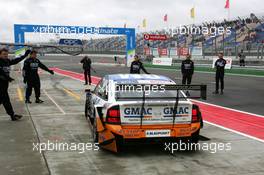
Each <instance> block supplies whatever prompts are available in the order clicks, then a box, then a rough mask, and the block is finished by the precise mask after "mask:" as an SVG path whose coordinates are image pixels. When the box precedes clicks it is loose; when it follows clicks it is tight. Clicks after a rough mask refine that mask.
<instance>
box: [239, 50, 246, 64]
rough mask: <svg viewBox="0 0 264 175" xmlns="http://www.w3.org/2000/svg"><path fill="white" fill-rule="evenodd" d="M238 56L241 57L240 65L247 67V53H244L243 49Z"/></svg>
mask: <svg viewBox="0 0 264 175" xmlns="http://www.w3.org/2000/svg"><path fill="white" fill-rule="evenodd" d="M238 57H239V65H240V67H241V66H244V67H245V65H246V64H245V59H246V55H245V54H244V51H243V50H241V52H240V53H239V54H238Z"/></svg>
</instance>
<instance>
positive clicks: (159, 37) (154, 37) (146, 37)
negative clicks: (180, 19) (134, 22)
mask: <svg viewBox="0 0 264 175" xmlns="http://www.w3.org/2000/svg"><path fill="white" fill-rule="evenodd" d="M167 39H168V38H167V35H155V34H144V40H148V41H149V40H152V41H158V40H159V41H165V40H167Z"/></svg>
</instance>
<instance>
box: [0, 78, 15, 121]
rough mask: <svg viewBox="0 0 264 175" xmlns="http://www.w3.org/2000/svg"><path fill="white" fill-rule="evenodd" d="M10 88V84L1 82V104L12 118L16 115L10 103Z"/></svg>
mask: <svg viewBox="0 0 264 175" xmlns="http://www.w3.org/2000/svg"><path fill="white" fill-rule="evenodd" d="M8 86H9V83H8V82H7V81H0V104H3V106H4V108H5V110H6V113H7V114H8V115H10V116H11V117H12V116H13V115H14V110H13V107H12V104H11V102H10V98H9V94H8Z"/></svg>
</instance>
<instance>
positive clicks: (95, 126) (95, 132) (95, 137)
mask: <svg viewBox="0 0 264 175" xmlns="http://www.w3.org/2000/svg"><path fill="white" fill-rule="evenodd" d="M93 141H94V143H98V132H97V122H96V119H95V118H94V119H93Z"/></svg>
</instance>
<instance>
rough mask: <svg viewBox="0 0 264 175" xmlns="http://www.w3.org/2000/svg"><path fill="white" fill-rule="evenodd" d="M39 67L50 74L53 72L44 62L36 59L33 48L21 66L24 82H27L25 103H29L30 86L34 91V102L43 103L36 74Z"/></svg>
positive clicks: (35, 52)
mask: <svg viewBox="0 0 264 175" xmlns="http://www.w3.org/2000/svg"><path fill="white" fill-rule="evenodd" d="M39 67H40V68H41V69H43V70H45V71H47V72H49V73H50V74H52V75H53V74H54V72H53V70H50V69H49V68H47V67H46V66H45V65H44V64H42V63H41V61H40V60H39V59H37V51H35V50H33V51H32V52H31V53H30V57H29V58H28V59H26V60H25V62H24V67H23V75H24V83H26V84H27V88H26V101H25V103H31V101H30V96H31V94H32V88H34V91H35V97H36V101H35V102H36V103H43V102H44V101H43V100H41V99H40V98H39V97H40V79H39V74H38V68H39Z"/></svg>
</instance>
